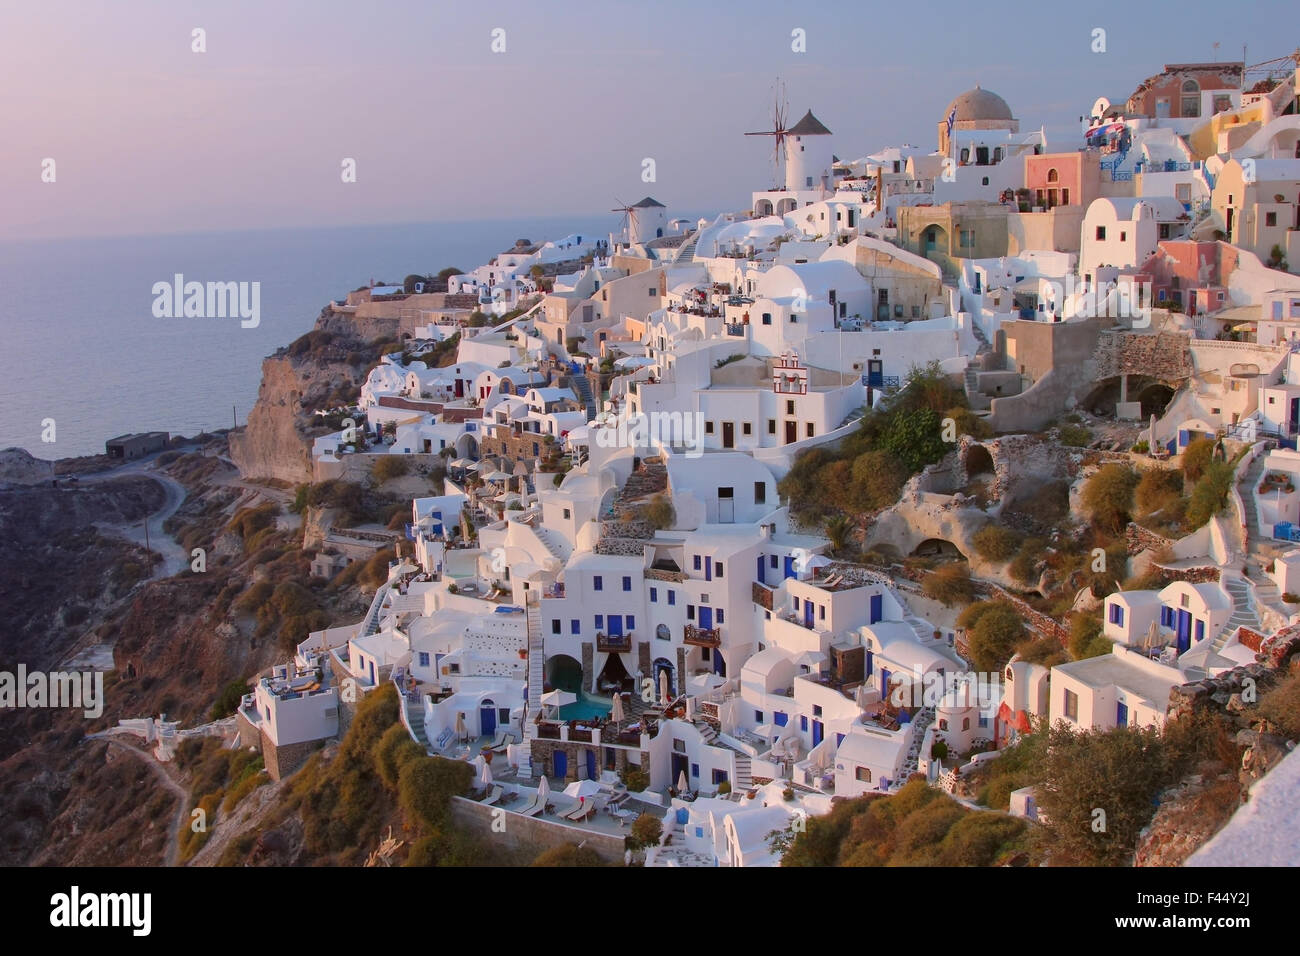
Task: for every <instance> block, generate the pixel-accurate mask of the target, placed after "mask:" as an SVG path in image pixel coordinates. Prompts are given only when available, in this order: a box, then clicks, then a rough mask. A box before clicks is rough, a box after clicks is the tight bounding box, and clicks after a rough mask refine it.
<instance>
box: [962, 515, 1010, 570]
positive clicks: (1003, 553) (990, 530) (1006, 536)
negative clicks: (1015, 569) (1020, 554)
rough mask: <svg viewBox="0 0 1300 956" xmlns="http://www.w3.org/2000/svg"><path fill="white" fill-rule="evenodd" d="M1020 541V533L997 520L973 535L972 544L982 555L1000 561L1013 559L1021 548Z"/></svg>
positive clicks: (986, 558)
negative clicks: (998, 522)
mask: <svg viewBox="0 0 1300 956" xmlns="http://www.w3.org/2000/svg"><path fill="white" fill-rule="evenodd" d="M1020 542H1021V537H1020V535H1019V534H1017V533H1016V532H1015V531H1012V530H1011V529H1010V528H1008V527H1007V526H1006V525H1001V524H997V523H996V522H991V523H989V524H986V525H985V526H984V527H982V528H980V529H979V530H978V531H976V532H975V534H974V535H973V536H972V537H971V544H973V545H974V546H975V550H976V551H977V552H978V553H979V555H980V557H982V558H984V559H985V560H987V561H996V562H998V563H1002V562H1004V561H1009V560H1011V558H1012V556H1013V555H1014V554H1015V553H1016V551H1017V550H1018V549H1019V548H1020Z"/></svg>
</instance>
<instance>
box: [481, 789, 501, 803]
mask: <svg viewBox="0 0 1300 956" xmlns="http://www.w3.org/2000/svg"><path fill="white" fill-rule="evenodd" d="M502 793H503V791H502V789H501V788H500V787H493V788H492V792H491V793H489V794H488V795H487V796H486V797H485V798H483V799H482V800H480V801H479V802H480V803H482V804H483V806H485V807H490V806H492V804H494V803H496V802H497V801H498V800H500V799H501V794H502Z"/></svg>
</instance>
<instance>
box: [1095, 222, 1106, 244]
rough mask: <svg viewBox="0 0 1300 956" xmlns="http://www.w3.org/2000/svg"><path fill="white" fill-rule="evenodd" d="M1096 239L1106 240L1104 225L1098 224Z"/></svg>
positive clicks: (1099, 240)
mask: <svg viewBox="0 0 1300 956" xmlns="http://www.w3.org/2000/svg"><path fill="white" fill-rule="evenodd" d="M1097 241H1098V242H1105V241H1106V227H1105V226H1098V227H1097Z"/></svg>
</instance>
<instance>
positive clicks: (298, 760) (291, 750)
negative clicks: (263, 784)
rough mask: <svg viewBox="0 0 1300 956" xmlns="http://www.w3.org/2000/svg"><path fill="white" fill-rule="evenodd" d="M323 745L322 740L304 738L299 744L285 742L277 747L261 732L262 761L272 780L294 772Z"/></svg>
mask: <svg viewBox="0 0 1300 956" xmlns="http://www.w3.org/2000/svg"><path fill="white" fill-rule="evenodd" d="M324 745H325V741H323V740H304V741H303V742H302V743H299V744H285V745H284V746H283V747H277V746H276V745H275V744H274V743H272V741H271V738H270V737H268V736H267V735H266V732H265V731H263V732H262V761H263V763H265V764H266V772H267V773H269V774H270V775H271V779H272V780H277V781H278V780H281V779H283V778H284V777H287V776H289V775H290V774H292V773H294V772H295V771H296V770H297V769H298V768H299V767H301V766H302V765H303V764H304V763H306V762H307V758H308V757H310V756H311V755H312V754H313V753H315V752H316V751H317V750H319V749H320V748H321V747H323V746H324Z"/></svg>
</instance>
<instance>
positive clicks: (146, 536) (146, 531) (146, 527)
mask: <svg viewBox="0 0 1300 956" xmlns="http://www.w3.org/2000/svg"><path fill="white" fill-rule="evenodd" d="M144 550H145V552H146V553H147V554H148V555H149V566H150V567H151V568H152V567H153V549H151V548H150V547H149V519H148V518H145V519H144Z"/></svg>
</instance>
